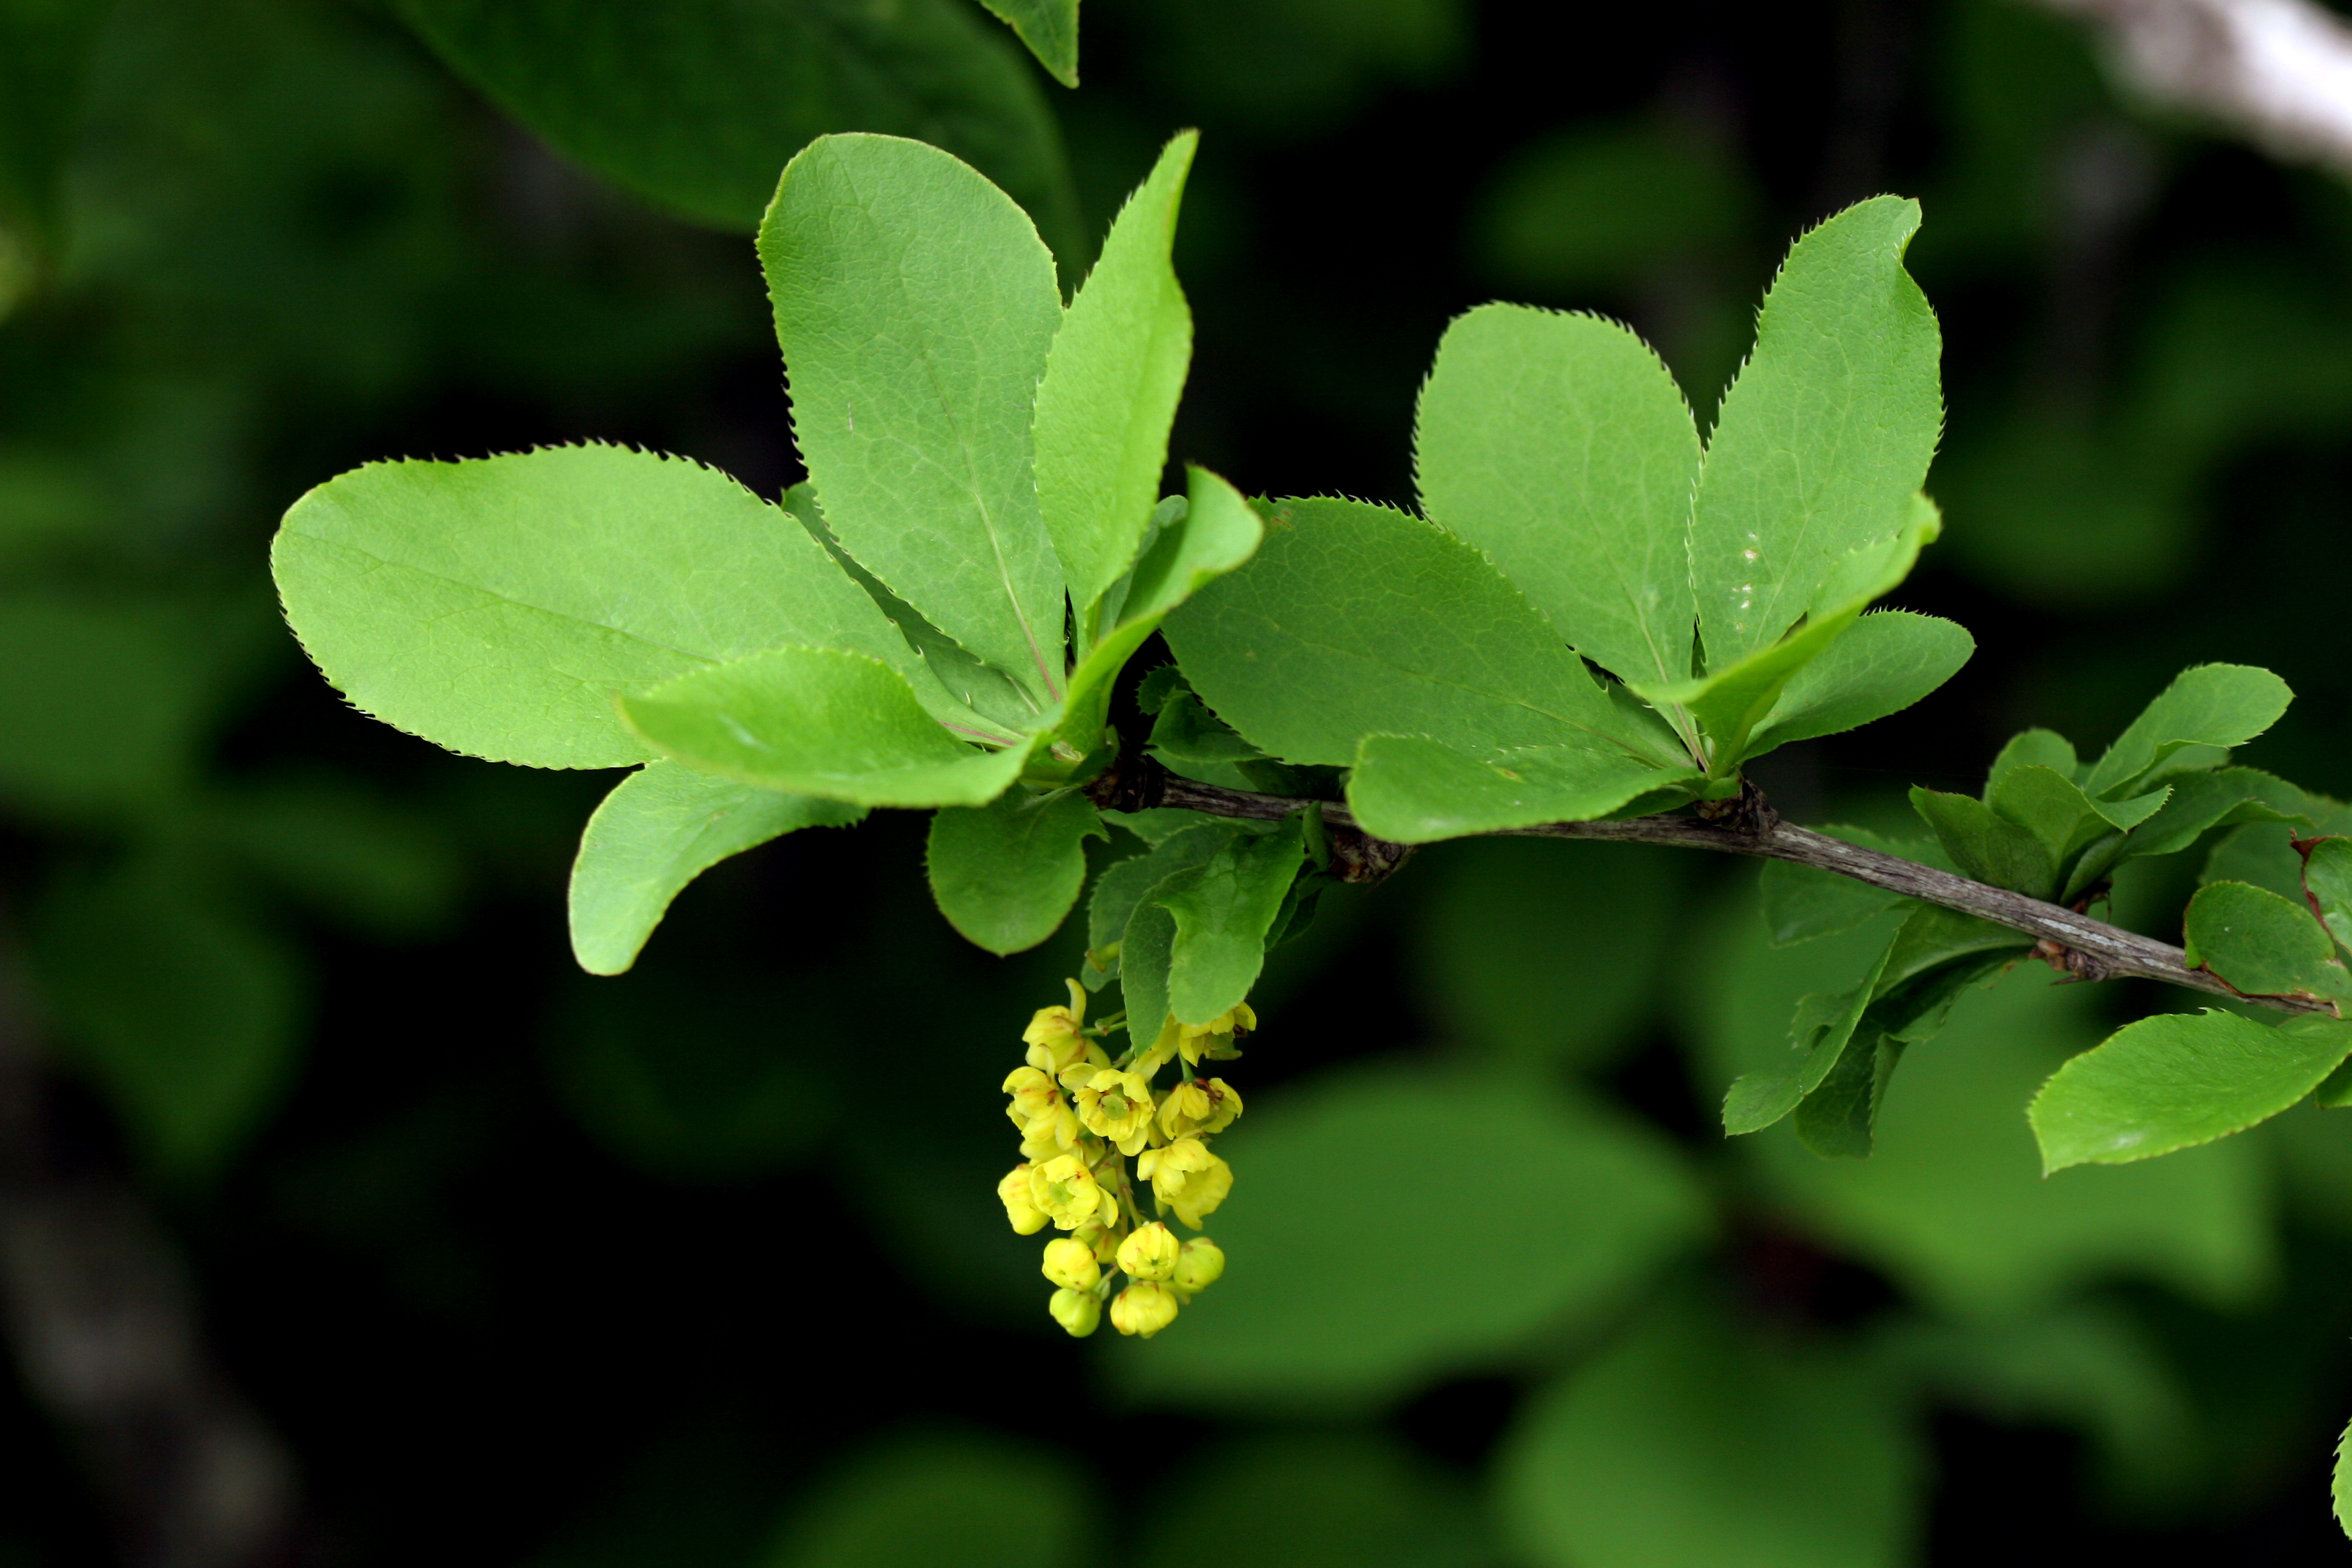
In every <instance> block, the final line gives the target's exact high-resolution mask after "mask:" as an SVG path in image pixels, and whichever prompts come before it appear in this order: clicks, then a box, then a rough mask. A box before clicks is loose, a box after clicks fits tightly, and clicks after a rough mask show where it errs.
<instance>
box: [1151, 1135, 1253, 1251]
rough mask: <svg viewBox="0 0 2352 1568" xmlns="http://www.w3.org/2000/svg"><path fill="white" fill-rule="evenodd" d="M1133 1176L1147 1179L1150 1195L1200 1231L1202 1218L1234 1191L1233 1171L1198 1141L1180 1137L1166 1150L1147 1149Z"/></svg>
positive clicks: (1212, 1211) (1214, 1210)
mask: <svg viewBox="0 0 2352 1568" xmlns="http://www.w3.org/2000/svg"><path fill="white" fill-rule="evenodd" d="M1135 1170H1136V1173H1137V1174H1138V1175H1140V1176H1144V1177H1147V1178H1149V1179H1150V1183H1151V1195H1152V1196H1153V1197H1155V1198H1157V1199H1159V1200H1160V1207H1162V1208H1167V1209H1173V1210H1175V1211H1176V1217H1177V1218H1178V1219H1181V1220H1182V1221H1183V1222H1184V1223H1185V1224H1186V1225H1189V1226H1192V1228H1193V1229H1194V1230H1198V1229H1200V1228H1201V1216H1202V1215H1207V1214H1213V1213H1214V1212H1216V1207H1217V1205H1219V1204H1221V1203H1223V1202H1224V1201H1225V1194H1227V1193H1230V1192H1232V1191H1233V1190H1234V1168H1233V1167H1232V1166H1231V1165H1228V1164H1226V1163H1224V1162H1223V1160H1220V1159H1218V1158H1217V1157H1216V1156H1215V1155H1214V1154H1212V1153H1210V1152H1209V1146H1208V1145H1207V1144H1205V1143H1203V1142H1201V1141H1200V1140H1199V1139H1198V1138H1179V1139H1177V1140H1176V1142H1173V1143H1171V1144H1170V1145H1168V1147H1166V1148H1165V1149H1147V1150H1145V1151H1144V1152H1143V1157H1142V1158H1141V1159H1139V1160H1138V1161H1137V1162H1136V1163H1135Z"/></svg>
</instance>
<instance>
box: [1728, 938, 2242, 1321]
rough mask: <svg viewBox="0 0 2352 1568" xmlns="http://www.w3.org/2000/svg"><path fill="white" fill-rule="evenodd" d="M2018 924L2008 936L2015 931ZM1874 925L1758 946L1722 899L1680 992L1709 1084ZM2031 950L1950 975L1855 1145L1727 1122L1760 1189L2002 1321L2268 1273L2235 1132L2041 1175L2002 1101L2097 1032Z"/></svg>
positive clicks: (1935, 1304) (2214, 1291)
mask: <svg viewBox="0 0 2352 1568" xmlns="http://www.w3.org/2000/svg"><path fill="white" fill-rule="evenodd" d="M2020 940H2022V939H2020ZM1885 941H1886V937H1885V926H1884V923H1883V922H1874V923H1873V925H1872V926H1871V927H1870V928H1869V929H1867V930H1862V931H1849V932H1846V933H1844V934H1843V935H1840V936H1834V937H1830V938H1826V939H1824V940H1822V941H1820V942H1808V943H1806V944H1804V945H1802V946H1799V947H1790V948H1780V949H1774V948H1769V947H1767V946H1766V945H1765V944H1764V942H1762V941H1761V940H1760V938H1759V933H1758V931H1757V930H1756V925H1755V915H1754V913H1753V911H1752V910H1748V909H1744V908H1739V907H1737V906H1736V905H1735V906H1732V907H1727V908H1726V909H1725V910H1723V911H1722V914H1721V916H1720V920H1719V923H1718V927H1717V938H1716V942H1715V944H1714V946H1713V949H1712V951H1713V952H1714V953H1715V954H1716V955H1717V956H1716V960H1715V962H1714V963H1711V964H1709V965H1707V966H1706V967H1705V968H1702V969H1701V970H1699V971H1698V972H1697V973H1696V974H1695V976H1694V984H1691V985H1690V986H1689V987H1687V988H1686V989H1685V992H1684V993H1683V994H1684V995H1685V997H1686V998H1687V999H1688V1001H1689V1002H1690V1004H1691V1005H1692V1007H1691V1010H1692V1014H1693V1017H1692V1022H1693V1025H1694V1028H1693V1030H1692V1037H1693V1038H1694V1040H1695V1041H1696V1043H1698V1044H1699V1045H1700V1047H1702V1051H1703V1061H1704V1064H1705V1065H1704V1067H1703V1068H1702V1071H1701V1073H1700V1075H1699V1079H1698V1081H1699V1082H1700V1084H1702V1085H1703V1086H1706V1087H1708V1088H1713V1087H1717V1086H1719V1085H1722V1084H1724V1083H1727V1082H1728V1081H1729V1080H1730V1079H1732V1078H1733V1077H1734V1076H1735V1075H1736V1074H1738V1073H1741V1072H1749V1071H1754V1070H1756V1069H1757V1068H1759V1067H1762V1066H1765V1065H1767V1064H1768V1063H1770V1062H1772V1061H1774V1060H1776V1059H1778V1058H1782V1057H1784V1056H1785V1055H1786V1054H1787V1043H1786V1042H1787V1023H1786V1020H1787V1019H1788V1016H1789V1013H1790V1008H1792V1007H1793V1006H1794V1005H1796V1002H1797V999H1798V998H1799V997H1800V996H1801V995H1802V994H1805V993H1806V992H1810V991H1823V990H1829V989H1833V988H1835V987H1837V986H1841V985H1843V984H1847V983H1848V982H1850V980H1851V979H1852V977H1853V975H1854V974H1855V973H1859V972H1860V970H1861V969H1862V967H1863V966H1864V965H1865V964H1866V963H1869V962H1870V961H1871V960H1872V959H1873V958H1874V957H1875V956H1876V954H1875V952H1874V944H1875V945H1876V946H1883V945H1884V944H1885ZM2050 981H2051V977H2050V975H2049V973H2047V972H2046V971H2044V970H2042V969H2041V968H2040V967H2039V966H2037V965H2032V964H2023V963H2021V964H2019V965H2018V966H2017V967H2016V968H2015V969H2014V970H2012V971H2011V973H2009V975H2008V976H2007V978H2005V979H2003V980H2001V981H2000V983H1998V984H1994V985H1992V986H1990V987H1989V988H1987V989H1983V990H1972V991H1970V992H1969V994H1967V995H1966V996H1965V997H1964V998H1963V999H1962V1000H1961V1001H1960V1004H1959V1005H1958V1008H1957V1009H1955V1010H1954V1011H1953V1013H1952V1015H1951V1017H1950V1020H1949V1022H1948V1024H1947V1025H1946V1026H1945V1029H1944V1033H1943V1035H1942V1036H1941V1037H1938V1038H1937V1039H1936V1040H1935V1041H1934V1042H1933V1043H1931V1044H1928V1045H1925V1046H1920V1047H1916V1048H1914V1049H1911V1050H1908V1051H1906V1053H1905V1055H1904V1059H1903V1065H1902V1070H1901V1071H1900V1072H1899V1073H1898V1074H1897V1075H1896V1076H1895V1080H1894V1082H1893V1083H1892V1084H1890V1085H1889V1086H1888V1089H1887V1093H1886V1096H1885V1102H1884V1103H1883V1104H1882V1105H1880V1106H1879V1108H1878V1110H1877V1117H1876V1123H1875V1126H1874V1140H1873V1149H1872V1152H1871V1156H1870V1158H1869V1159H1867V1160H1824V1159H1821V1158H1819V1157H1818V1156H1816V1155H1815V1154H1813V1153H1812V1152H1811V1151H1809V1150H1807V1149H1806V1148H1805V1147H1803V1145H1802V1144H1801V1142H1799V1141H1798V1140H1797V1138H1796V1137H1794V1136H1793V1135H1792V1134H1791V1133H1789V1132H1780V1131H1772V1132H1765V1133H1761V1134H1759V1135H1758V1136H1756V1137H1753V1138H1743V1139H1740V1140H1738V1142H1737V1143H1736V1144H1734V1146H1733V1148H1734V1151H1735V1152H1736V1153H1737V1154H1738V1156H1739V1157H1740V1158H1741V1159H1743V1160H1744V1161H1747V1162H1748V1163H1749V1168H1750V1170H1751V1172H1752V1179H1754V1180H1755V1181H1756V1182H1757V1184H1758V1188H1759V1192H1760V1194H1761V1195H1763V1197H1764V1198H1765V1200H1766V1201H1768V1202H1769V1203H1771V1204H1772V1205H1774V1206H1775V1207H1776V1208H1778V1209H1780V1211H1781V1212H1785V1213H1787V1214H1789V1215H1790V1216H1791V1217H1792V1218H1793V1219H1794V1220H1795V1221H1796V1222H1797V1223H1799V1224H1800V1225H1801V1226H1802V1227H1803V1228H1804V1230H1805V1231H1806V1232H1807V1234H1810V1235H1813V1236H1818V1237H1822V1238H1824V1240H1825V1241H1826V1242H1827V1243H1828V1245H1830V1246H1832V1247H1834V1248H1835V1249H1836V1250H1837V1251H1838V1252H1839V1253H1841V1254H1842V1255H1844V1256H1849V1257H1853V1258H1859V1259H1862V1260H1864V1261H1866V1262H1867V1263H1869V1264H1870V1266H1871V1267H1872V1268H1875V1269H1877V1270H1879V1271H1881V1272H1883V1273H1884V1274H1885V1275H1886V1276H1887V1277H1888V1278H1890V1279H1894V1280H1895V1281H1897V1282H1898V1283H1899V1284H1900V1286H1901V1287H1902V1288H1903V1289H1904V1290H1905V1292H1906V1295H1909V1296H1911V1297H1913V1298H1915V1299H1916V1300H1918V1301H1920V1302H1921V1303H1922V1304H1923V1305H1924V1306H1926V1307H1927V1308H1928V1309H1929V1310H1932V1311H1935V1312H1937V1313H1938V1314H1943V1315H1948V1316H1951V1317H1954V1318H1959V1319H1976V1320H1990V1321H2014V1320H2016V1319H2017V1318H2018V1317H2019V1316H2020V1315H2021V1314H2024V1313H2029V1312H2032V1311H2034V1310H2038V1309H2041V1308H2044V1307H2047V1306H2050V1305H2053V1304H2055V1303H2057V1302H2059V1301H2062V1300H2068V1299H2071V1298H2073V1297H2075V1296H2077V1295H2079V1294H2080V1293H2081V1291H2082V1290H2083V1289H2084V1288H2085V1287H2088V1286H2093V1285H2096V1284H2098V1283H2099V1282H2101V1281H2104V1280H2106V1279H2112V1278H2115V1277H2116V1276H2118V1275H2126V1276H2130V1277H2134V1278H2138V1279H2151V1280H2154V1281H2158V1282H2160V1283H2162V1284H2164V1285H2167V1286H2168V1287H2170V1288H2171V1289H2174V1290H2176V1291H2179V1292H2180V1293H2182V1294H2184V1295H2186V1296H2189V1297H2190V1298H2192V1299H2194V1300H2199V1301H2202V1302H2206V1303H2210V1304H2211V1305H2213V1306H2216V1307H2230V1306H2233V1305H2242V1304H2244V1303H2246V1302H2247V1301H2248V1300H2249V1299H2250V1298H2252V1297H2254V1296H2256V1295H2258V1294H2259V1293H2260V1292H2261V1291H2262V1290H2263V1288H2264V1286H2265V1285H2266V1283H2267V1282H2268V1281H2269V1279H2270V1278H2271V1275H2272V1267H2273V1262H2274V1259H2275V1251H2276V1244H2275V1241H2274V1237H2275V1234H2276V1222H2275V1219H2274V1217H2273V1212H2272V1210H2273V1205H2272V1201H2271V1197H2270V1194H2271V1175H2270V1161H2269V1158H2268V1156H2267V1155H2266V1153H2265V1152H2264V1151H2263V1149H2261V1148H2260V1147H2258V1146H2256V1145H2255V1144H2254V1143H2253V1142H2252V1141H2251V1140H2246V1139H2237V1140H2232V1141H2230V1142H2223V1143H2219V1144H2215V1145H2212V1146H2210V1147H2207V1148H2203V1149H2196V1150H2189V1151H2184V1152H2181V1153H2179V1154H2176V1155H2174V1156H2172V1157H2171V1158H2169V1159H2165V1160H2156V1161H2150V1162H2148V1163H2144V1164H2139V1165H2134V1166H2130V1167H2126V1168H2119V1169H2106V1170H2100V1171H2097V1172H2095V1173H2074V1174H2070V1175H2068V1176H2067V1177H2065V1178H2064V1179H2063V1180H2058V1181H2045V1180H2044V1179H2043V1178H2042V1162H2041V1159H2040V1157H2039V1155H2038V1153H2037V1152H2036V1150H2035V1147H2034V1140H2033V1133H2032V1129H2031V1128H2030V1127H2029V1126H2028V1125H2027V1123H2026V1120H2025V1118H2024V1117H2022V1116H2021V1115H2020V1114H2018V1112H2019V1110H2020V1108H2021V1107H2022V1106H2023V1105H2024V1104H2025V1103H2026V1101H2027V1100H2030V1099H2032V1095H2033V1093H2034V1090H2035V1089H2037V1088H2039V1087H2040V1086H2041V1084H2042V1081H2043V1080H2044V1079H2047V1078H2048V1077H2049V1076H2050V1074H2051V1073H2052V1072H2053V1070H2054V1069H2056V1068H2058V1067H2059V1065H2060V1064H2061V1063H2063V1061H2064V1060H2065V1059H2066V1058H2067V1057H2068V1056H2069V1055H2070V1054H2073V1053H2076V1052H2080V1051H2083V1050H2084V1049H2087V1048H2088V1047H2091V1046H2094V1045H2095V1044H2096V1043H2097V1042H2098V1040H2099V1039H2100V1037H2102V1036H2103V1035H2104V1034H2105V1033H2106V1026H2105V1022H2104V1020H2103V1019H2101V1018H2100V1017H2099V1016H2098V1014H2099V1013H2100V1012H2101V1011H2102V1010H2103V1009H2104V1008H2105V1006H2106V1005H2109V1004H2110V1000H2111V999H2110V998H2108V997H2107V996H2106V995H2105V994H2104V992H2103V989H2102V988H2101V987H2097V986H2090V985H2053V984H2051V983H2050Z"/></svg>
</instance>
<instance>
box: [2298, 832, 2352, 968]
mask: <svg viewBox="0 0 2352 1568" xmlns="http://www.w3.org/2000/svg"><path fill="white" fill-rule="evenodd" d="M2303 889H2304V896H2305V898H2307V899H2309V900H2311V904H2312V907H2313V908H2314V909H2315V910H2318V911H2319V918H2320V920H2321V921H2322V922H2324V923H2325V924H2326V927H2327V932H2328V934H2329V935H2330V936H2333V937H2334V938H2335V939H2336V942H2338V943H2339V944H2340V945H2342V946H2344V947H2347V948H2352V838H2345V837H2330V838H2323V839H2321V840H2319V842H2318V843H2316V844H2314V845H2312V846H2311V847H2309V848H2307V849H2305V851H2304V856H2303Z"/></svg>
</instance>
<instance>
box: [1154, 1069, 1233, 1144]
mask: <svg viewBox="0 0 2352 1568" xmlns="http://www.w3.org/2000/svg"><path fill="white" fill-rule="evenodd" d="M1241 1113H1242V1097H1241V1096H1240V1095H1238V1094H1236V1093H1234V1087H1233V1085H1231V1084H1229V1083H1227V1082H1226V1081H1225V1080H1224V1079H1221V1078H1196V1079H1192V1081H1191V1082H1190V1083H1180V1084H1178V1085H1176V1086H1175V1087H1174V1088H1172V1089H1170V1090H1169V1091H1168V1094H1167V1098H1165V1099H1164V1100H1161V1101H1160V1131H1162V1132H1164V1133H1166V1134H1167V1135H1168V1136H1169V1137H1171V1138H1181V1137H1183V1136H1185V1135H1186V1134H1187V1133H1192V1132H1223V1131H1224V1130H1225V1129H1226V1128H1228V1127H1231V1126H1232V1125H1233V1124H1234V1118H1235V1117H1237V1116H1239V1115H1240V1114H1241Z"/></svg>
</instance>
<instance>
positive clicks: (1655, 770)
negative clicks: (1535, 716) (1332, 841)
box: [1348, 735, 1701, 844]
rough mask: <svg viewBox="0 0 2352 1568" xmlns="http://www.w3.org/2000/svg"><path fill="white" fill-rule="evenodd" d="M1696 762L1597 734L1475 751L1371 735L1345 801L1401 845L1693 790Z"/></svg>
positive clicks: (1586, 815)
mask: <svg viewBox="0 0 2352 1568" xmlns="http://www.w3.org/2000/svg"><path fill="white" fill-rule="evenodd" d="M1700 780H1701V775H1700V774H1699V773H1697V772H1696V770H1695V769H1692V768H1688V767H1684V768H1678V769H1677V768H1662V767H1660V766H1659V765H1658V764H1657V763H1654V762H1652V761H1650V760H1649V759H1648V758H1647V757H1639V756H1630V755H1628V754H1627V753H1626V752H1623V751H1622V750H1619V749H1616V748H1614V747H1611V746H1608V745H1605V744H1604V743H1602V742H1599V741H1594V742H1591V743H1590V744H1589V745H1573V744H1571V745H1565V746H1527V747H1518V748H1514V749H1512V750H1508V751H1502V752H1494V753H1492V754H1491V755H1490V756H1489V757H1487V758H1486V759H1483V760H1482V759H1481V758H1478V757H1474V756H1468V755H1465V754H1464V753H1463V752H1458V751H1456V750H1454V748H1453V747H1451V746H1448V745H1444V744H1442V743H1440V742H1436V741H1432V740H1429V739H1426V738H1425V737H1422V736H1417V735H1367V736H1365V737H1364V742H1363V746H1362V749H1361V750H1360V752H1358V753H1357V758H1356V766H1355V770H1354V772H1353V773H1350V774H1349V779H1348V807H1349V810H1350V811H1352V812H1354V813H1355V816H1356V820H1357V822H1358V823H1359V824H1360V825H1361V826H1362V827H1363V829H1364V830H1365V831H1366V832H1368V833H1370V834H1373V835H1376V836H1377V837H1381V838H1389V839H1394V840H1395V841H1396V842H1398V843H1400V844H1427V843H1431V842H1433V841H1434V840H1436V839H1440V838H1459V837H1464V836H1465V835H1467V834H1472V833H1496V832H1502V831H1505V830H1507V829H1509V828H1514V827H1533V826H1536V825H1538V823H1545V822H1585V821H1590V820H1591V819H1592V818H1594V817H1597V816H1608V815H1609V814H1610V813H1611V812H1612V811H1615V810H1617V809H1618V808H1619V807H1620V806H1622V805H1626V804H1627V803H1629V802H1631V801H1633V800H1635V799H1638V798H1639V797H1641V796H1643V795H1650V794H1653V793H1654V792H1658V791H1664V790H1681V791H1684V792H1685V793H1686V794H1687V793H1692V792H1694V791H1695V788H1696V785H1697V784H1699V782H1700Z"/></svg>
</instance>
